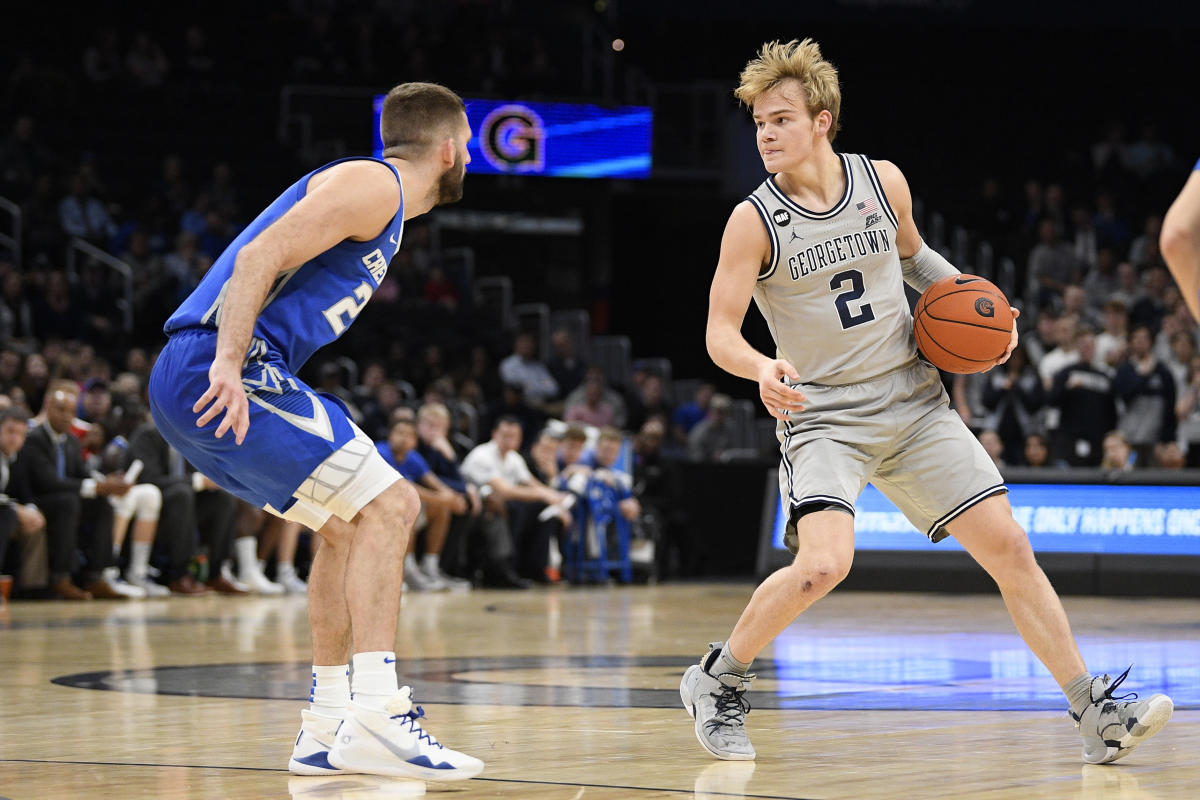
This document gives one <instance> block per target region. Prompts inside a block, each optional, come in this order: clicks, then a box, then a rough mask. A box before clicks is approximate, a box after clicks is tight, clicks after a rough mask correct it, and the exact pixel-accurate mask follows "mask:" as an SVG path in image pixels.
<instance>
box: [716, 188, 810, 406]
mask: <svg viewBox="0 0 1200 800" xmlns="http://www.w3.org/2000/svg"><path fill="white" fill-rule="evenodd" d="M770 249H771V243H770V241H769V240H768V239H767V232H766V231H765V230H763V224H762V220H761V219H760V218H759V216H758V212H757V211H755V210H754V207H753V206H751V205H750V202H749V201H744V202H742V203H740V204H739V205H738V206H737V208H735V209H734V210H733V213H732V214H730V215H729V222H728V223H727V224H726V225H725V234H724V236H722V238H721V256H720V259H719V260H718V261H717V271H716V274H715V275H713V282H712V288H711V290H710V291H709V297H708V327H707V329H706V331H705V337H704V338H705V343H706V344H707V346H708V354H709V355H710V356H711V357H712V360H713V362H714V363H715V364H716V365H717V366H718V367H720V368H721V369H723V370H725V371H726V372H728V373H731V374H733V375H737V376H738V377H739V378H746V379H747V380H752V381H757V382H758V396H759V397H760V398H761V399H762V403H763V405H764V406H766V409H767V412H768V413H769V414H770V415H771V416H772V417H775V419H787V416H788V414H789V413H790V412H791V411H793V410H794V411H799V410H801V409H802V408H804V405H803V404H804V402H805V401H806V400H807V398H806V397H805V396H804V394H803V393H801V392H800V390H798V389H793V388H792V387H790V386H788V385H787V384H785V383H783V378H785V377H786V378H790V379H791V380H793V381H799V380H800V375H799V373H797V372H796V368H795V367H794V366H792V365H791V364H789V363H788V362H787V361H785V360H784V359H781V358H776V359H772V358H769V357H767V356H765V355H763V354H762V353H760V352H758V351H757V350H755V349H754V348H753V347H751V346H750V343H749V342H747V341H746V338H745V337H744V336H742V322H743V321H744V320H745V318H746V309H747V308H749V307H750V298H751V297H753V295H754V284H755V281H757V280H758V272H759V269H760V268H761V267H762V264H763V262H765V261H766V259H767V254H768V253H769V252H770Z"/></svg>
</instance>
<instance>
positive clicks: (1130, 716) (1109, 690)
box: [1071, 669, 1175, 764]
mask: <svg viewBox="0 0 1200 800" xmlns="http://www.w3.org/2000/svg"><path fill="white" fill-rule="evenodd" d="M1128 674H1129V670H1128V669H1127V670H1125V671H1124V672H1122V673H1121V674H1120V675H1118V676H1117V678H1116V679H1115V680H1113V681H1112V683H1111V684H1110V683H1109V677H1108V676H1107V675H1105V676H1103V677H1096V678H1092V704H1091V705H1090V706H1088V707H1087V708H1085V709H1084V710H1083V714H1081V715H1079V716H1075V712H1074V711H1072V712H1071V719H1073V720H1075V727H1077V728H1079V732H1080V733H1081V734H1083V760H1084V762H1086V763H1088V764H1106V763H1108V762H1109V761H1116V760H1117V759H1118V758H1124V757H1125V756H1127V755H1129V754H1130V753H1131V752H1133V748H1135V747H1137V746H1138V745H1139V744H1141V743H1142V742H1144V741H1145V740H1147V739H1149V738H1150V737H1151V736H1153V735H1154V734H1156V733H1158V732H1159V731H1160V730H1162V729H1163V726H1164V725H1166V724H1167V720H1169V719H1170V718H1171V712H1172V711H1174V710H1175V704H1174V703H1172V702H1171V698H1169V697H1167V696H1166V695H1165V694H1156V695H1151V696H1150V697H1148V698H1146V699H1145V700H1138V699H1137V694H1127V695H1122V696H1120V697H1115V698H1114V697H1113V690H1114V689H1116V688H1117V687H1118V686H1120V685H1121V682H1122V681H1124V680H1125V676H1126V675H1128ZM1129 698H1132V699H1129Z"/></svg>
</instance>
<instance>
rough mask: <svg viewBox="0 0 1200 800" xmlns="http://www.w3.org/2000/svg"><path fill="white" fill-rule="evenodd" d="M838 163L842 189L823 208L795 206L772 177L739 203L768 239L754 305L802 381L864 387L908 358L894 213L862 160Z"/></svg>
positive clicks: (907, 318)
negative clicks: (753, 211) (749, 208)
mask: <svg viewBox="0 0 1200 800" xmlns="http://www.w3.org/2000/svg"><path fill="white" fill-rule="evenodd" d="M839 157H840V158H841V161H842V169H843V171H844V173H845V178H846V191H845V193H844V194H843V195H842V197H841V199H840V200H838V202H837V203H836V204H834V206H833V208H831V209H829V210H828V211H820V212H817V211H809V210H808V209H805V208H803V207H801V206H800V205H799V204H797V203H796V202H795V201H794V200H792V199H791V198H789V197H788V196H787V195H786V194H784V192H783V190H782V189H780V188H779V186H778V185H777V184H776V182H775V177H774V176H772V177H770V178H767V180H766V181H764V182H763V183H762V185H761V186H759V187H758V188H757V189H755V190H754V193H753V194H751V195H750V196H749V198H747V199H748V200H749V201H750V203H751V205H753V206H754V208H755V209H756V210H757V211H758V213H759V216H761V217H762V222H763V225H764V226H765V227H766V229H767V237H768V238H769V239H770V240H771V256H770V261H769V262H768V263H767V265H766V266H765V267H764V268H763V270H762V272H761V273H760V275H759V278H758V283H757V284H756V285H755V287H754V301H755V303H757V305H758V308H759V310H760V311H761V312H762V315H763V317H765V318H766V320H767V325H768V326H769V327H770V329H771V336H773V337H774V339H775V345H776V348H777V349H778V357H779V358H783V359H786V360H787V361H789V362H790V363H791V364H792V365H794V366H795V367H796V370H797V371H798V372H799V373H800V380H801V382H803V383H822V384H845V383H855V382H858V381H863V380H867V379H870V378H873V377H875V376H877V375H882V374H883V373H885V372H890V371H891V370H894V369H896V368H898V367H900V366H903V365H904V364H906V363H908V362H910V361H912V360H913V359H915V358H916V354H917V351H916V345H915V343H914V341H913V335H912V314H911V312H910V311H909V308H908V301H907V299H906V298H905V294H904V278H903V274H902V272H901V269H900V256H899V255H898V254H897V252H896V230H897V224H898V223H897V221H896V215H895V212H893V211H892V208H891V206H889V205H888V201H887V197H885V196H884V193H883V186H882V184H880V182H879V176H878V175H876V174H875V168H874V167H873V166H872V165H871V162H870V160H869V159H868V158H867V157H866V156H860V155H847V154H844V153H843V154H839Z"/></svg>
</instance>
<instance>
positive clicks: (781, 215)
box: [771, 208, 792, 228]
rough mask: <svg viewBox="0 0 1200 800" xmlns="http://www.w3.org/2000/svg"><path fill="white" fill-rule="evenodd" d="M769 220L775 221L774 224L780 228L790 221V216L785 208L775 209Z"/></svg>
mask: <svg viewBox="0 0 1200 800" xmlns="http://www.w3.org/2000/svg"><path fill="white" fill-rule="evenodd" d="M771 219H773V220H775V224H776V225H778V226H779V227H781V228H782V227H784V226H785V225H787V224H788V223H790V222H791V221H792V215H791V214H790V213H789V212H788V210H787V209H786V208H777V209H775V212H774V213H773V214H771Z"/></svg>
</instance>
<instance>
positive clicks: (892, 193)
mask: <svg viewBox="0 0 1200 800" xmlns="http://www.w3.org/2000/svg"><path fill="white" fill-rule="evenodd" d="M868 161H869V162H870V164H871V167H872V168H873V169H874V170H875V174H876V175H877V176H878V177H879V183H880V185H881V186H882V187H883V193H884V194H885V195H887V198H888V200H889V201H890V202H891V203H892V204H893V205H895V206H898V207H899V208H900V209H906V208H908V206H909V204H910V203H911V202H912V200H911V192H910V191H909V188H908V180H907V179H906V178H905V177H904V173H903V172H901V171H900V168H899V167H898V166H896V165H895V164H894V163H892V162H891V161H888V160H886V159H873V158H868Z"/></svg>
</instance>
